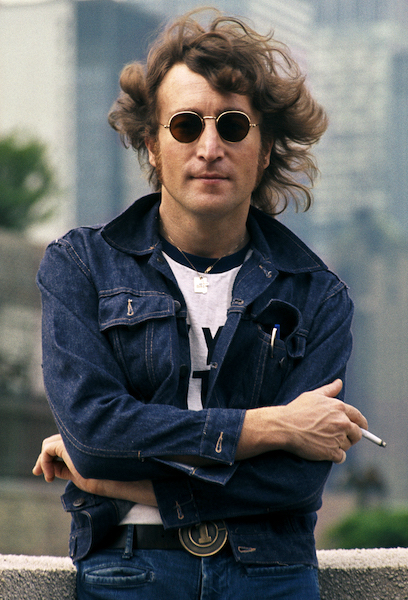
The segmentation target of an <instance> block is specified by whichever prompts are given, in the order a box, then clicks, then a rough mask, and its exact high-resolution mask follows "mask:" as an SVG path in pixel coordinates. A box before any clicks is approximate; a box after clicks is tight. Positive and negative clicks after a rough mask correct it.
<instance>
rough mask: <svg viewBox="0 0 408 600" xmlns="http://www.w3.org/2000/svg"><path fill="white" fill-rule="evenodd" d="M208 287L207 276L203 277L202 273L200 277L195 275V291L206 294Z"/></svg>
mask: <svg viewBox="0 0 408 600" xmlns="http://www.w3.org/2000/svg"><path fill="white" fill-rule="evenodd" d="M207 287H208V281H207V277H203V276H202V275H200V276H199V277H194V291H195V293H196V294H206V293H207Z"/></svg>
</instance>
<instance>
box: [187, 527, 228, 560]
mask: <svg viewBox="0 0 408 600" xmlns="http://www.w3.org/2000/svg"><path fill="white" fill-rule="evenodd" d="M178 534H179V538H180V542H181V545H182V546H183V548H184V549H185V550H187V552H190V554H194V556H213V555H214V554H217V552H219V551H220V550H221V548H223V547H224V546H225V544H226V543H227V538H228V531H227V527H226V525H225V523H224V521H207V522H206V523H199V524H198V525H191V526H190V527H181V528H180V529H179V532H178Z"/></svg>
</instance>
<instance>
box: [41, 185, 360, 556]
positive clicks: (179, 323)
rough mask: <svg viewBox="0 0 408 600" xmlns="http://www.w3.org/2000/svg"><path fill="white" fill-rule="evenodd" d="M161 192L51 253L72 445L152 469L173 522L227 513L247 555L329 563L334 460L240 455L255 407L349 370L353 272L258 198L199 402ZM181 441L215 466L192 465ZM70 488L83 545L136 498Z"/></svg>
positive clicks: (54, 395)
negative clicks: (321, 551)
mask: <svg viewBox="0 0 408 600" xmlns="http://www.w3.org/2000/svg"><path fill="white" fill-rule="evenodd" d="M159 203H160V196H159V195H157V194H152V195H149V196H146V197H144V198H141V199H140V200H138V201H136V202H135V203H134V204H133V205H132V206H131V207H130V208H128V209H127V210H126V211H125V212H124V213H122V214H121V215H120V216H119V217H117V218H116V219H114V220H113V221H112V222H110V223H109V224H107V225H105V226H100V227H99V226H98V227H82V228H78V229H74V230H72V231H71V232H69V233H68V234H67V235H66V236H64V237H63V238H61V239H58V240H56V241H55V242H53V243H51V244H50V245H49V247H48V248H47V251H46V253H45V256H44V259H43V261H42V263H41V266H40V270H39V273H38V285H39V288H40V290H41V294H42V302H43V369H44V381H45V387H46V392H47V397H48V400H49V403H50V406H51V409H52V412H53V414H54V417H55V420H56V423H57V425H58V428H59V430H60V433H61V435H62V437H63V440H64V443H65V445H66V448H67V450H68V452H69V454H70V456H71V458H72V460H73V462H74V464H75V466H76V468H77V469H78V471H79V472H80V473H81V474H82V475H83V476H84V477H87V478H103V479H116V480H121V481H136V480H142V479H151V480H152V481H153V485H154V490H155V493H156V497H157V501H158V505H159V510H160V513H161V517H162V519H163V523H164V526H165V527H166V528H177V527H182V526H187V525H191V524H194V523H199V522H201V521H206V520H215V519H225V520H226V523H227V527H228V530H229V539H230V542H231V546H232V549H233V552H234V555H235V558H236V559H237V560H239V561H242V562H247V563H260V564H262V563H263V564H271V563H281V564H282V563H284V564H290V563H307V564H316V553H315V544H314V535H313V531H314V525H315V521H316V510H318V509H319V508H320V506H321V495H322V491H323V487H324V484H325V482H326V479H327V477H328V474H329V471H330V467H331V464H330V463H329V462H325V461H322V462H318V461H316V462H312V461H307V460H303V459H301V458H299V457H297V456H295V455H293V454H291V453H288V452H285V451H274V452H269V453H266V454H262V455H260V456H257V457H254V458H252V459H248V460H244V461H241V462H237V463H235V462H234V456H235V452H236V448H237V443H238V440H239V437H240V433H241V428H242V424H243V419H244V416H245V410H246V409H249V408H255V407H260V406H268V405H282V404H287V403H289V402H290V401H291V400H293V399H294V398H296V397H297V396H298V395H299V394H301V393H302V392H305V391H307V390H311V389H314V388H316V387H318V386H321V385H324V384H327V383H329V382H331V381H332V380H334V379H335V378H337V377H340V378H342V379H343V380H344V375H345V367H346V363H347V360H348V358H349V355H350V351H351V334H350V324H351V318H352V312H353V307H352V303H351V300H350V298H349V296H348V292H347V289H346V286H345V284H344V283H343V282H342V281H340V280H339V279H338V278H337V276H336V275H334V274H333V273H331V272H330V271H329V270H328V269H327V267H326V266H325V264H324V263H323V262H322V261H321V260H320V259H319V258H318V257H317V256H316V255H315V254H314V253H313V252H311V250H309V249H308V248H307V247H306V246H305V245H304V244H303V243H302V242H301V241H300V240H299V239H298V238H297V237H296V236H295V235H294V234H293V233H291V232H290V231H289V230H288V229H287V228H286V227H284V226H283V225H282V224H280V223H279V222H278V221H277V220H276V219H273V218H271V217H269V216H267V215H265V214H264V213H262V212H261V211H259V210H257V209H255V208H252V207H251V209H250V213H249V216H248V222H247V226H248V231H249V233H250V235H251V244H252V250H253V251H252V254H251V256H250V258H249V259H248V260H247V261H246V262H245V263H244V264H243V265H242V267H241V269H240V271H239V273H238V275H237V277H236V280H235V283H234V288H233V296H232V302H231V305H230V308H229V310H228V314H227V319H226V322H225V325H224V327H223V328H222V331H221V334H220V335H219V336H218V338H217V342H216V345H215V348H214V350H213V352H212V362H211V365H210V374H209V381H208V393H207V397H206V402H205V406H204V407H203V410H200V411H190V410H187V400H186V398H187V387H188V381H189V373H190V351H189V342H188V328H187V322H186V316H187V311H186V305H185V302H184V298H183V296H182V294H181V292H180V290H179V287H178V285H177V282H176V280H175V278H174V276H173V273H172V271H171V270H170V268H169V266H168V264H167V262H166V260H165V259H164V258H163V255H162V252H161V242H160V238H159V234H158V207H159ZM275 324H279V325H280V337H279V339H275V342H274V345H273V347H272V345H271V332H272V329H273V328H274V326H275ZM175 455H192V456H197V457H203V458H206V459H212V461H213V466H211V467H200V468H193V467H188V466H186V465H183V464H181V463H176V462H174V461H172V460H171V457H172V456H173V457H174V456H175ZM62 501H63V505H64V507H65V509H66V510H67V511H70V512H71V513H72V517H73V518H72V531H71V537H70V555H71V557H72V558H73V559H74V561H75V560H79V559H81V558H83V557H84V556H86V555H87V554H88V553H89V552H91V551H92V549H93V548H94V547H95V545H97V544H98V543H99V542H100V540H101V539H102V538H103V537H104V536H105V535H106V533H107V531H108V530H109V528H110V527H112V526H114V525H116V524H117V523H118V522H119V521H120V520H121V518H122V517H123V516H124V514H125V513H126V512H127V511H128V510H129V508H130V507H131V506H132V503H131V502H125V501H119V500H115V499H112V498H102V497H98V496H95V495H91V494H87V493H84V492H82V491H80V490H78V489H77V488H76V487H75V486H74V485H73V484H72V483H69V484H68V486H67V489H66V493H65V494H64V496H63V498H62Z"/></svg>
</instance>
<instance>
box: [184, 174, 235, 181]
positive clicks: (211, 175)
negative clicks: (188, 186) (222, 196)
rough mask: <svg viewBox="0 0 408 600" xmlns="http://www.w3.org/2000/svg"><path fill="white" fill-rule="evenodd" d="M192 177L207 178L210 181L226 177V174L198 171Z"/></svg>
mask: <svg viewBox="0 0 408 600" xmlns="http://www.w3.org/2000/svg"><path fill="white" fill-rule="evenodd" d="M192 177H193V178H194V179H208V180H210V181H214V180H220V179H228V177H227V176H226V175H223V174H222V173H198V174H196V175H193V176H192Z"/></svg>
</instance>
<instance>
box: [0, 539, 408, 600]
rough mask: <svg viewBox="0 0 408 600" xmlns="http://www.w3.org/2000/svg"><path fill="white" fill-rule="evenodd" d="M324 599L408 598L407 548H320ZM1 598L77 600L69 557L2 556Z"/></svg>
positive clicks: (371, 599)
mask: <svg viewBox="0 0 408 600" xmlns="http://www.w3.org/2000/svg"><path fill="white" fill-rule="evenodd" d="M318 558H319V578H320V588H321V597H322V600H368V599H370V600H387V599H390V600H407V599H408V549H406V548H391V549H374V550H320V551H319V552H318ZM0 598H1V599H2V600H17V599H21V598H24V599H25V600H75V568H74V567H73V565H72V563H71V560H70V559H69V558H56V557H50V556H41V557H32V556H15V555H0Z"/></svg>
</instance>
